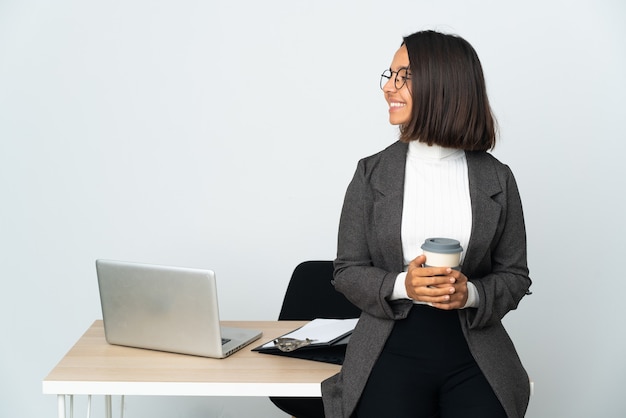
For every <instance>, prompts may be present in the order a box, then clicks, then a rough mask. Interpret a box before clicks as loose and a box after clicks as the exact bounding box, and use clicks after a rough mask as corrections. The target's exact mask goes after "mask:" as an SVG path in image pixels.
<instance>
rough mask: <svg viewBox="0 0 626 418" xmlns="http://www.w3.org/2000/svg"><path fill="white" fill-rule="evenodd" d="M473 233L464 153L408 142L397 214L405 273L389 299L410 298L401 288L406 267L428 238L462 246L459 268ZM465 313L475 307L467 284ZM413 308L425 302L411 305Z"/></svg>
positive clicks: (475, 293)
mask: <svg viewBox="0 0 626 418" xmlns="http://www.w3.org/2000/svg"><path fill="white" fill-rule="evenodd" d="M471 230H472V204H471V201H470V194H469V178H468V174H467V160H466V159H465V152H464V151H463V150H458V149H451V148H443V147H440V146H437V145H433V146H429V145H427V144H424V143H422V142H418V141H411V142H410V143H409V148H408V152H407V158H406V173H405V179H404V204H403V209H402V231H401V234H402V250H403V256H404V266H405V267H404V270H405V271H404V272H403V273H400V274H399V275H398V277H397V278H396V283H395V287H394V291H393V294H392V299H410V298H409V296H408V294H407V292H406V287H405V284H404V282H405V278H406V270H407V267H408V265H409V263H410V262H411V261H412V260H413V259H414V258H415V257H417V256H419V255H421V254H422V253H423V251H422V249H421V245H422V244H423V243H424V240H425V239H427V238H433V237H445V238H454V239H456V240H458V241H459V242H460V243H461V246H462V247H463V252H462V253H461V264H463V260H464V258H465V252H466V250H467V245H468V243H469V238H470V233H471ZM467 288H468V299H467V303H466V304H465V308H468V307H476V306H478V298H479V297H478V291H477V290H476V287H475V286H474V284H473V283H471V282H468V283H467ZM414 303H424V302H418V301H414Z"/></svg>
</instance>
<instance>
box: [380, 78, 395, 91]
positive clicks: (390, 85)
mask: <svg viewBox="0 0 626 418" xmlns="http://www.w3.org/2000/svg"><path fill="white" fill-rule="evenodd" d="M393 91H396V83H395V81H394V77H393V74H392V75H391V77H389V78H388V79H387V81H386V82H385V84H383V92H385V93H387V92H393Z"/></svg>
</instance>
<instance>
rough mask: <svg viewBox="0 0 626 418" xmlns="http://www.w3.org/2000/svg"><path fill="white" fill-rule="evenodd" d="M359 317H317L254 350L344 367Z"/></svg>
mask: <svg viewBox="0 0 626 418" xmlns="http://www.w3.org/2000/svg"><path fill="white" fill-rule="evenodd" d="M357 321H358V318H353V319H325V318H317V319H314V320H312V321H311V322H309V323H307V324H306V325H304V326H303V327H301V328H298V329H296V330H293V331H292V332H289V333H287V334H285V335H283V336H282V337H279V338H276V339H274V340H272V341H269V342H267V343H265V344H263V345H261V346H259V347H256V348H254V349H253V351H257V352H259V353H263V354H273V355H277V356H287V357H294V358H299V359H303V360H313V361H321V362H324V363H332V364H343V360H344V358H345V355H346V347H347V346H348V341H349V340H350V334H352V331H353V330H354V327H355V326H356V323H357Z"/></svg>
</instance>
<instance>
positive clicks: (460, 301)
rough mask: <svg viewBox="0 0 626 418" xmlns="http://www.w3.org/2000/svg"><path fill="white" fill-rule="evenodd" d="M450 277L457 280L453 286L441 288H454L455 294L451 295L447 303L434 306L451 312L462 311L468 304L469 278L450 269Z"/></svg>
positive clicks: (437, 303)
mask: <svg viewBox="0 0 626 418" xmlns="http://www.w3.org/2000/svg"><path fill="white" fill-rule="evenodd" d="M447 273H448V276H449V277H453V278H454V279H455V281H454V283H453V284H452V285H450V284H445V285H439V286H446V287H450V286H452V287H454V292H453V293H451V294H450V299H448V300H447V301H445V302H433V303H432V306H433V307H435V308H439V309H444V310H451V309H461V308H463V307H464V306H465V304H466V303H467V277H466V276H465V274H463V273H461V272H460V271H458V270H454V269H451V268H449V269H448V270H447Z"/></svg>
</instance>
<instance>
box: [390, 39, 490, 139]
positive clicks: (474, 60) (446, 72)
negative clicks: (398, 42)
mask: <svg viewBox="0 0 626 418" xmlns="http://www.w3.org/2000/svg"><path fill="white" fill-rule="evenodd" d="M403 45H405V46H406V48H407V50H408V52H409V62H410V64H409V66H410V67H409V68H410V71H411V95H412V98H413V110H412V115H411V120H410V121H409V122H408V123H407V124H405V125H402V126H401V127H400V140H402V141H404V142H409V141H413V140H418V141H421V142H425V143H427V144H429V145H433V144H437V145H440V146H443V147H448V148H457V149H463V150H467V151H486V150H489V149H492V148H493V147H494V146H495V145H496V122H495V119H494V117H493V114H492V113H491V107H490V106H489V99H488V98H487V88H486V85H485V78H484V75H483V70H482V66H481V64H480V60H479V59H478V55H477V54H476V51H475V50H474V48H473V47H472V46H471V45H470V44H469V42H467V41H466V40H465V39H463V38H461V37H459V36H455V35H448V34H443V33H439V32H435V31H422V32H416V33H414V34H412V35H409V36H407V37H405V38H404V42H403Z"/></svg>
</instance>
